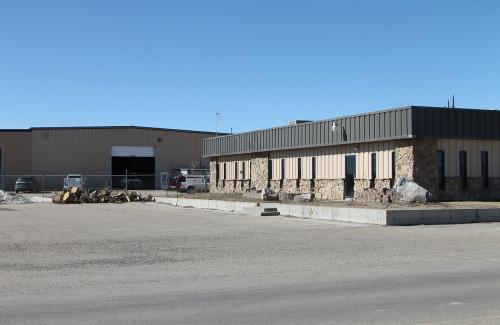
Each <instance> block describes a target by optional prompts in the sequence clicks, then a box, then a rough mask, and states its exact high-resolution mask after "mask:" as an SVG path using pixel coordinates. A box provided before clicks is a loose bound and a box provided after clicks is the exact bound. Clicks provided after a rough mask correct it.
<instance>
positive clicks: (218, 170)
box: [215, 162, 220, 186]
mask: <svg viewBox="0 0 500 325" xmlns="http://www.w3.org/2000/svg"><path fill="white" fill-rule="evenodd" d="M219 181H220V164H219V163H218V162H217V163H215V182H216V186H219Z"/></svg>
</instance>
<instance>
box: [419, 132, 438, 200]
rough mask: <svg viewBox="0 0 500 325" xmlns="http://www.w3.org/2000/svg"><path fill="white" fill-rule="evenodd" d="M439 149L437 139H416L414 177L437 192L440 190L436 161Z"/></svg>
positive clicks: (432, 191) (433, 191) (423, 185)
mask: <svg viewBox="0 0 500 325" xmlns="http://www.w3.org/2000/svg"><path fill="white" fill-rule="evenodd" d="M437 150H438V141H437V139H421V140H415V141H414V146H413V155H414V163H413V175H412V178H413V180H415V181H416V182H417V183H418V184H419V185H420V186H422V187H424V188H425V189H427V190H429V191H430V192H431V193H436V192H437V191H438V190H439V189H438V169H437V162H436V151H437Z"/></svg>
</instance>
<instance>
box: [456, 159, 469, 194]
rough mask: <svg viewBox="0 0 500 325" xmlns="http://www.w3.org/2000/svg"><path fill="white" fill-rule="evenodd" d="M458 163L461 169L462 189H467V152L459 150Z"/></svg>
mask: <svg viewBox="0 0 500 325" xmlns="http://www.w3.org/2000/svg"><path fill="white" fill-rule="evenodd" d="M458 165H459V169H460V183H461V184H462V189H464V190H465V189H467V152H466V151H459V153H458Z"/></svg>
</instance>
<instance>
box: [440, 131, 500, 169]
mask: <svg viewBox="0 0 500 325" xmlns="http://www.w3.org/2000/svg"><path fill="white" fill-rule="evenodd" d="M438 150H443V151H444V152H445V176H446V177H459V167H458V166H459V159H458V152H459V151H461V150H464V151H466V152H467V175H468V176H469V177H481V151H488V160H489V161H488V174H489V176H490V177H500V141H498V140H464V139H439V140H438Z"/></svg>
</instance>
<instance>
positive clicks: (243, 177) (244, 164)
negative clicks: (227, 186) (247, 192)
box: [241, 161, 247, 179]
mask: <svg viewBox="0 0 500 325" xmlns="http://www.w3.org/2000/svg"><path fill="white" fill-rule="evenodd" d="M245 167H246V161H244V162H243V163H242V164H241V178H242V179H246V176H247V175H246V170H245Z"/></svg>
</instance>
